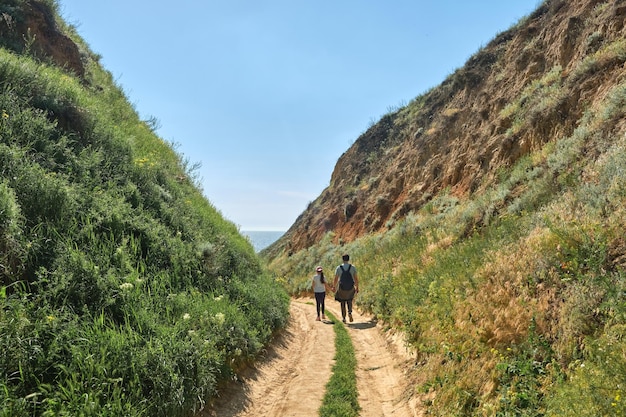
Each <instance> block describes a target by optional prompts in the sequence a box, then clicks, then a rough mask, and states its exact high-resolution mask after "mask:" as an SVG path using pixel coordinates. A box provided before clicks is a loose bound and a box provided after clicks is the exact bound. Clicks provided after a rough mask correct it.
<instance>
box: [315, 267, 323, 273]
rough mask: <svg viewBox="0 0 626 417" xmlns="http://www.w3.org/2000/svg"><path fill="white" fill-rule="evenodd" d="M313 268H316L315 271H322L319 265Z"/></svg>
mask: <svg viewBox="0 0 626 417" xmlns="http://www.w3.org/2000/svg"><path fill="white" fill-rule="evenodd" d="M315 270H316V271H317V272H322V271H323V269H322V267H321V266H318V267H317V268H315Z"/></svg>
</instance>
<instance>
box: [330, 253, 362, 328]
mask: <svg viewBox="0 0 626 417" xmlns="http://www.w3.org/2000/svg"><path fill="white" fill-rule="evenodd" d="M341 259H343V264H341V265H339V266H338V267H337V269H335V281H334V283H333V291H334V292H335V300H337V301H339V302H340V303H341V317H342V318H343V322H344V323H345V322H346V307H347V311H348V319H349V320H350V322H352V321H353V319H352V299H353V298H354V295H355V294H356V293H358V292H359V279H358V277H357V274H356V268H355V267H354V265H351V264H350V255H348V254H347V253H346V254H344V255H343V256H342V257H341ZM337 284H339V285H337Z"/></svg>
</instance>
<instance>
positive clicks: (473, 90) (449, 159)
mask: <svg viewBox="0 0 626 417" xmlns="http://www.w3.org/2000/svg"><path fill="white" fill-rule="evenodd" d="M625 17H626V1H620V0H618V1H610V2H604V1H598V0H571V1H565V0H552V1H545V2H544V3H543V4H541V5H540V6H539V7H538V9H537V10H536V11H535V12H534V13H532V14H531V15H530V16H527V17H526V18H525V19H523V20H521V21H520V22H518V24H517V25H515V26H514V27H512V28H510V29H509V30H507V31H506V32H503V33H500V34H498V35H497V36H496V37H495V38H494V39H493V40H492V41H491V42H490V43H489V44H488V45H487V46H485V47H484V48H482V49H481V50H479V51H478V52H477V53H476V54H475V55H474V56H472V57H471V58H470V59H469V60H468V62H467V63H466V64H465V66H463V67H462V68H459V69H458V70H457V71H455V72H454V73H453V74H452V75H450V76H449V77H448V78H447V79H446V80H445V81H444V82H443V83H442V84H441V85H440V86H438V87H436V88H434V89H432V90H430V91H428V92H426V93H425V94H423V95H421V96H420V97H417V98H415V99H414V100H413V101H412V102H411V103H409V105H407V106H406V107H404V108H401V109H399V110H397V111H395V112H393V113H389V114H387V115H385V116H383V117H382V118H381V120H380V121H379V122H378V123H376V124H375V125H373V126H371V127H370V128H369V129H368V130H367V131H366V132H365V133H363V134H362V135H361V136H360V137H359V138H358V139H357V140H356V142H355V143H354V144H353V146H351V147H350V149H348V150H347V151H346V152H345V153H344V154H343V155H342V156H341V157H340V159H339V161H338V162H337V164H336V166H335V169H334V172H333V174H332V178H331V180H330V185H329V186H328V187H327V188H326V189H325V190H324V191H323V192H322V194H321V195H320V196H319V197H318V198H317V199H316V200H315V201H313V202H312V203H311V204H310V205H309V207H308V208H307V209H306V210H305V211H304V212H303V213H302V214H301V215H300V216H299V218H298V219H297V220H296V222H295V223H294V224H293V226H292V227H291V228H290V230H289V231H288V232H287V233H286V234H285V235H284V236H283V238H282V239H281V240H279V241H278V242H277V243H276V244H274V245H273V247H271V248H270V249H269V250H268V252H269V253H270V255H276V254H278V253H279V252H282V251H286V252H288V253H295V252H297V251H299V250H301V249H303V248H307V247H310V246H311V245H313V244H315V243H317V242H319V241H320V239H321V238H322V237H323V236H324V235H326V234H327V233H328V232H331V231H332V232H334V233H335V239H337V240H339V239H341V240H342V241H344V242H346V241H351V240H353V239H355V238H357V237H359V236H363V235H365V234H368V233H373V232H379V231H384V230H386V229H387V228H388V227H389V226H390V225H392V224H393V222H394V221H397V220H399V219H401V218H403V217H404V216H405V215H406V214H408V213H409V212H411V211H414V210H416V209H418V208H420V207H421V206H423V205H424V204H425V203H427V202H428V201H429V200H430V199H431V198H432V197H433V196H434V195H436V194H437V193H438V192H440V191H441V190H444V189H446V188H447V189H449V190H450V192H451V193H452V194H453V195H455V196H459V197H467V196H469V195H471V194H472V193H476V192H480V190H482V189H485V188H486V187H487V186H488V185H490V184H492V183H493V181H494V180H495V178H496V175H497V172H498V171H499V170H500V169H501V168H503V167H507V166H510V165H511V164H512V163H514V162H515V161H516V160H518V159H519V158H520V157H522V156H524V155H527V154H529V153H530V152H531V151H534V150H537V149H539V148H540V147H541V146H542V145H544V144H545V143H547V142H549V141H555V140H558V139H559V138H560V137H564V136H566V135H568V134H571V132H572V131H573V129H574V128H575V127H576V126H577V125H578V124H579V121H580V119H581V117H582V116H583V114H584V111H585V109H586V108H589V106H592V105H593V104H594V103H595V102H597V101H600V100H602V99H603V98H604V96H605V95H606V93H607V92H608V91H609V90H610V89H611V88H612V87H614V86H615V85H617V84H618V83H619V82H620V81H621V80H622V79H623V77H624V76H625V74H626V70H625V68H624V66H623V62H624V59H623V58H624V57H621V56H620V54H619V53H618V54H615V53H613V52H614V51H613V49H614V48H615V47H616V45H621V43H623V42H626V41H625V39H626V36H625V35H626V33H625V28H624V19H625ZM520 114H521V115H523V116H522V117H520V116H519V115H520ZM614 127H615V126H614ZM587 152H594V149H587Z"/></svg>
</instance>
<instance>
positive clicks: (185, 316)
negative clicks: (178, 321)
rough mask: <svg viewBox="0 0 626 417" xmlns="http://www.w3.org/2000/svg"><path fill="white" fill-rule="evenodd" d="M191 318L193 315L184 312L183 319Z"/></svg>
mask: <svg viewBox="0 0 626 417" xmlns="http://www.w3.org/2000/svg"><path fill="white" fill-rule="evenodd" d="M190 318H191V315H190V314H189V313H185V314H183V320H189V319H190Z"/></svg>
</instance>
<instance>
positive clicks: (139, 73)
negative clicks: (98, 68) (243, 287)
mask: <svg viewBox="0 0 626 417" xmlns="http://www.w3.org/2000/svg"><path fill="white" fill-rule="evenodd" d="M539 4H541V2H540V1H538V0H477V1H466V0H428V1H426V0H339V1H331V0H309V1H297V0H220V1H217V0H179V1H171V0H168V1H164V0H149V1H148V0H106V1H96V0H59V5H60V12H61V14H62V16H63V17H64V18H65V20H66V21H67V22H68V23H70V24H72V25H74V26H76V27H77V29H78V32H79V33H80V35H81V36H82V37H83V38H84V39H85V40H86V41H87V43H88V44H89V45H90V47H91V49H92V50H93V51H94V52H96V53H98V54H100V55H101V56H102V60H101V62H102V64H103V65H104V67H105V68H106V69H107V70H109V71H110V72H111V73H112V74H113V76H114V78H115V79H116V81H117V83H118V85H120V86H121V87H122V88H123V89H124V91H125V92H126V95H127V97H128V98H129V100H130V101H131V103H133V104H134V105H135V108H136V109H137V111H138V112H139V115H140V117H142V118H143V119H148V118H149V117H155V118H156V119H158V120H159V122H160V126H161V127H160V128H159V129H158V130H157V133H158V134H159V136H160V137H162V138H163V139H165V140H166V141H170V142H174V143H177V144H179V147H178V148H177V150H178V152H180V153H182V154H183V155H184V156H185V157H186V158H188V159H189V161H190V162H191V163H200V164H201V165H202V166H201V168H200V169H199V170H198V172H197V174H198V175H199V177H200V178H201V183H202V188H203V191H204V194H205V195H206V197H207V198H208V199H209V200H210V201H211V203H212V204H213V205H214V206H215V207H216V208H217V209H218V210H219V211H220V212H221V213H222V215H223V216H224V217H225V218H227V219H228V220H230V221H232V222H233V223H235V224H236V225H238V226H239V228H240V229H241V230H243V231H246V230H286V229H287V228H289V226H291V225H292V224H293V222H294V221H295V220H296V218H297V217H298V216H299V215H300V214H301V213H302V212H303V211H304V209H305V208H306V206H307V205H308V203H309V202H311V201H313V200H314V199H315V198H316V197H317V196H319V195H320V193H321V192H322V191H323V190H324V188H326V187H327V186H328V184H329V182H330V177H331V174H332V170H333V168H334V166H335V163H336V162H337V160H338V158H339V157H340V156H341V154H342V153H343V152H345V151H346V150H347V149H348V148H349V147H350V145H351V144H352V143H354V141H355V140H356V139H357V138H358V136H359V135H360V134H361V133H363V132H364V131H365V130H366V129H367V128H368V127H369V126H370V125H371V124H372V123H373V122H375V121H377V120H378V119H379V118H380V117H381V116H382V115H384V114H385V113H387V112H388V111H389V110H390V109H391V108H394V107H396V106H399V105H402V104H406V103H408V102H409V101H411V99H413V98H415V97H416V96H418V95H420V94H422V93H424V92H426V91H428V90H429V89H430V88H432V87H434V86H436V85H438V84H440V83H441V82H442V81H443V80H444V79H445V78H446V77H447V76H448V75H449V74H451V73H453V72H454V70H456V69H457V68H459V67H461V66H462V65H463V64H464V63H465V61H466V60H467V59H468V58H469V57H470V56H472V55H473V54H474V53H475V52H477V51H478V50H479V49H480V48H481V47H482V46H485V45H486V44H487V43H488V42H489V41H490V40H491V39H492V38H493V37H494V36H495V35H496V34H498V33H500V32H502V31H504V30H506V29H508V28H509V27H511V26H512V25H514V24H515V23H517V22H518V21H519V20H520V19H521V18H522V17H524V16H527V15H528V14H529V13H531V12H532V11H533V10H534V9H535V8H536V7H537V6H538V5H539Z"/></svg>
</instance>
